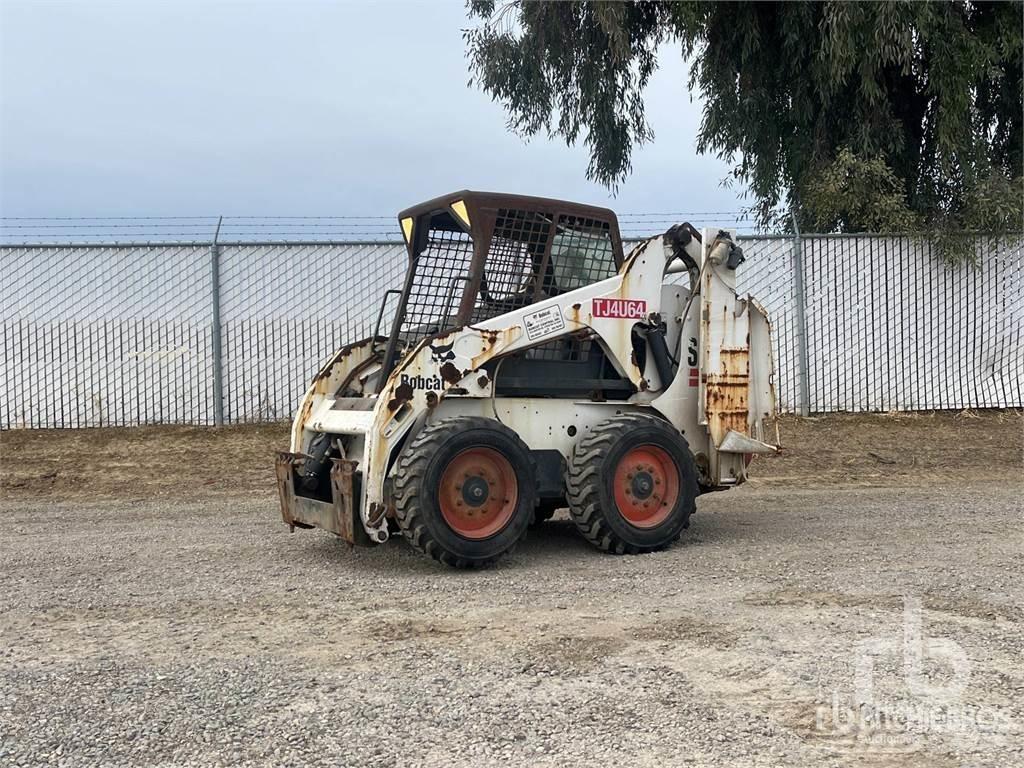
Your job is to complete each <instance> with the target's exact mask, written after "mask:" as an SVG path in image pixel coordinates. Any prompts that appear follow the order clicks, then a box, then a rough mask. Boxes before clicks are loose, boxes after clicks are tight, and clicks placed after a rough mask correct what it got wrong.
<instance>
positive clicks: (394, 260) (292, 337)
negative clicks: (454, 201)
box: [219, 243, 408, 422]
mask: <svg viewBox="0 0 1024 768" xmlns="http://www.w3.org/2000/svg"><path fill="white" fill-rule="evenodd" d="M407 263H408V256H407V254H406V250H405V248H404V247H403V246H401V245H395V244H379V243H378V244H373V243H360V244H338V243H333V244H327V243H318V244H304V245H295V244H291V245H290V244H279V243H274V244H262V245H260V244H244V245H238V244H236V245H224V246H221V247H220V294H219V298H220V307H221V311H220V317H221V328H222V334H221V337H222V346H223V380H224V417H225V419H226V420H227V421H236V422H237V421H242V422H244V421H254V420H257V421H258V420H267V419H283V418H288V417H289V416H290V415H291V414H292V412H293V411H294V408H295V404H296V403H297V402H298V400H299V398H300V397H301V396H302V394H303V393H304V392H305V391H306V386H307V385H308V383H309V378H310V377H311V376H312V374H313V373H314V372H315V370H316V369H317V368H318V367H319V366H320V364H321V363H322V362H323V360H324V359H325V358H326V357H328V356H329V355H330V354H331V353H333V352H334V351H335V350H337V349H338V348H339V347H341V346H343V345H344V344H347V343H350V342H352V341H356V340H359V339H364V338H367V337H369V336H371V335H372V334H373V332H374V327H373V326H374V323H375V321H376V319H377V313H378V310H379V309H380V303H381V301H382V300H383V297H384V292H385V291H386V290H387V289H389V288H398V287H401V284H402V282H401V281H402V276H403V274H404V271H405V267H406V264H407ZM393 313H394V309H393V304H392V307H391V314H393ZM385 318H386V319H387V320H388V321H390V319H391V315H389V314H387V313H386V314H385ZM300 371H303V372H305V375H304V376H300V375H297V374H298V372H300Z"/></svg>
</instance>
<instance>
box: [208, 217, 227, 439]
mask: <svg viewBox="0 0 1024 768" xmlns="http://www.w3.org/2000/svg"><path fill="white" fill-rule="evenodd" d="M222 221H224V217H223V216H220V217H218V219H217V230H216V231H215V232H214V233H213V242H211V243H210V285H211V287H212V292H211V304H212V309H213V319H212V322H211V325H212V327H211V329H210V333H211V335H212V341H213V423H214V424H215V425H217V426H218V427H221V426H224V360H223V354H222V351H221V346H220V341H221V340H220V334H221V328H220V246H219V245H218V244H217V238H218V237H220V225H221V222H222Z"/></svg>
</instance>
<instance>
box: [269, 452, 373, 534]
mask: <svg viewBox="0 0 1024 768" xmlns="http://www.w3.org/2000/svg"><path fill="white" fill-rule="evenodd" d="M305 458H306V457H305V456H304V455H303V454H296V453H287V452H281V453H278V455H277V461H276V462H275V465H274V466H275V471H276V473H277V490H278V496H279V497H280V501H281V517H282V518H283V519H284V521H285V522H286V523H287V524H288V525H289V526H290V527H291V529H292V530H295V527H296V526H298V527H300V528H313V527H315V528H323V529H324V530H325V531H330V532H331V533H333V534H335V535H336V536H339V537H340V538H342V539H344V540H345V541H347V542H349V543H350V544H359V545H361V546H368V545H370V544H371V543H372V542H371V541H370V538H369V536H368V535H367V534H366V531H365V530H364V529H363V526H362V523H361V521H360V520H359V512H358V508H357V503H356V498H357V496H356V492H355V491H356V489H355V485H356V483H355V476H356V466H357V465H358V462H355V461H351V460H349V459H331V461H332V466H331V476H330V479H331V501H329V502H328V501H320V500H319V499H311V498H309V497H308V496H303V495H300V494H298V493H296V491H295V471H296V469H297V468H299V467H301V466H302V463H303V461H304V460H305Z"/></svg>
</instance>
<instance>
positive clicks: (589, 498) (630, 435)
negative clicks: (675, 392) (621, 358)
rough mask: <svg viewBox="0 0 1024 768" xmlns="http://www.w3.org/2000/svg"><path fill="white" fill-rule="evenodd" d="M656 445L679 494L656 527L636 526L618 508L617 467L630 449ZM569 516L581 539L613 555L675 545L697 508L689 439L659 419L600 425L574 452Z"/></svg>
mask: <svg viewBox="0 0 1024 768" xmlns="http://www.w3.org/2000/svg"><path fill="white" fill-rule="evenodd" d="M647 444H653V445H656V446H659V447H661V448H663V449H664V450H665V451H666V452H667V453H668V454H669V455H670V456H671V458H672V460H673V462H674V463H675V465H676V469H677V470H678V472H679V494H678V496H679V497H678V499H677V500H676V503H675V505H674V506H673V508H672V510H671V511H670V512H669V514H668V516H667V517H666V518H665V520H663V521H662V522H661V523H659V524H658V525H656V526H654V527H652V528H639V527H636V526H634V525H632V524H631V523H630V522H629V521H628V520H627V519H626V518H625V517H624V516H623V515H622V514H621V513H620V512H619V509H618V506H617V505H616V503H615V496H614V491H613V488H612V483H613V479H614V476H615V468H616V466H617V464H618V462H619V460H620V459H621V458H622V457H623V456H624V455H625V454H626V453H627V452H628V451H629V450H630V449H631V448H634V447H636V446H640V445H647ZM566 489H567V498H568V501H569V511H570V512H571V513H572V519H573V522H574V523H575V524H576V527H577V528H578V529H579V531H580V533H582V534H583V537H584V538H585V539H586V540H587V541H589V542H590V543H591V544H593V545H594V546H595V547H597V548H598V549H602V550H604V551H605V552H611V553H613V554H617V555H622V554H631V555H635V554H640V553H642V552H653V551H655V550H658V549H663V548H665V547H667V546H669V545H670V544H672V543H673V542H675V541H676V540H677V539H678V538H679V536H680V535H681V534H682V532H683V529H684V528H686V527H687V526H688V525H689V521H690V515H691V514H693V513H694V512H695V511H696V509H697V505H696V499H697V496H698V494H699V489H698V488H697V466H696V463H695V462H694V459H693V454H692V453H691V452H690V446H689V444H688V443H687V442H686V439H685V438H684V437H683V436H682V435H681V434H679V432H678V431H676V429H675V428H674V427H672V425H670V424H668V423H667V422H665V421H663V420H662V419H659V418H657V417H655V416H647V415H644V414H621V415H618V416H614V417H612V418H610V419H608V420H607V421H604V422H601V423H600V424H598V425H597V426H596V427H595V428H594V429H593V430H591V431H590V433H589V434H588V435H587V436H586V437H584V438H583V439H582V440H580V441H579V442H578V443H577V444H576V445H575V446H574V448H573V452H572V457H571V458H570V460H569V464H568V470H567V472H566Z"/></svg>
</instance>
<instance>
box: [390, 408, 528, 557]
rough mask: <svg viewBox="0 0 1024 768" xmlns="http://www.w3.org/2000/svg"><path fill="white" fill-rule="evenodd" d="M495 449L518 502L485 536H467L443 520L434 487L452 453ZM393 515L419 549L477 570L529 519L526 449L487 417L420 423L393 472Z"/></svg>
mask: <svg viewBox="0 0 1024 768" xmlns="http://www.w3.org/2000/svg"><path fill="white" fill-rule="evenodd" d="M477 446H480V447H487V448H491V449H493V450H496V451H498V452H499V453H501V454H502V455H503V456H504V457H505V458H506V459H508V461H509V463H510V464H511V465H512V468H513V471H514V472H515V475H516V484H517V486H518V487H517V491H518V501H517V503H516V507H515V510H514V512H513V514H512V518H511V519H510V520H509V521H508V523H507V524H506V525H505V526H504V528H502V529H501V530H500V531H498V532H496V533H495V534H493V535H492V536H489V537H488V538H486V539H469V538H465V537H463V536H460V535H459V534H458V533H456V532H455V531H454V530H453V529H452V528H451V527H450V526H449V525H448V523H447V522H446V521H445V519H444V516H443V515H442V514H441V509H440V506H439V504H438V494H437V487H438V484H439V483H440V480H441V476H442V474H443V472H444V470H445V468H446V467H447V466H448V463H449V462H450V461H451V459H452V458H453V457H455V456H456V455H458V454H459V453H460V452H462V451H464V450H466V449H467V448H473V447H477ZM393 477H394V481H393V482H394V486H393V487H394V501H395V519H396V520H397V521H398V525H399V527H400V528H401V529H402V533H403V534H404V535H405V538H406V539H407V540H408V541H409V543H410V544H411V545H412V546H413V547H414V548H415V549H417V550H419V551H420V552H423V553H424V554H426V555H429V556H430V557H432V558H434V559H435V560H437V561H439V562H441V563H444V564H445V565H450V566H452V567H455V568H478V567H481V566H485V565H490V564H491V563H493V562H495V561H496V560H498V558H500V557H502V556H503V555H506V554H508V553H509V552H511V551H512V550H513V549H514V548H515V546H516V545H517V544H518V543H519V542H520V541H521V540H522V539H523V538H524V537H525V536H526V530H527V528H528V527H529V525H530V523H531V522H532V521H533V510H534V503H535V500H536V493H537V486H536V483H537V481H536V478H535V473H534V468H533V460H532V458H531V457H530V450H529V448H527V447H526V444H525V443H523V441H522V440H521V439H520V438H519V435H517V434H516V433H515V432H513V431H512V430H511V429H509V428H508V427H506V426H504V425H503V424H501V423H500V422H497V421H495V420H493V419H484V418H478V417H470V416H459V417H454V418H448V419H440V420H438V421H436V422H434V423H433V424H429V425H427V426H425V427H424V428H423V429H422V430H420V432H419V433H418V434H417V435H416V436H415V437H413V439H412V440H410V441H408V442H407V443H406V445H405V446H404V447H403V448H402V452H401V453H400V454H399V456H398V461H397V463H396V464H395V470H394V475H393Z"/></svg>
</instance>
